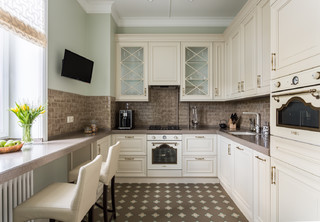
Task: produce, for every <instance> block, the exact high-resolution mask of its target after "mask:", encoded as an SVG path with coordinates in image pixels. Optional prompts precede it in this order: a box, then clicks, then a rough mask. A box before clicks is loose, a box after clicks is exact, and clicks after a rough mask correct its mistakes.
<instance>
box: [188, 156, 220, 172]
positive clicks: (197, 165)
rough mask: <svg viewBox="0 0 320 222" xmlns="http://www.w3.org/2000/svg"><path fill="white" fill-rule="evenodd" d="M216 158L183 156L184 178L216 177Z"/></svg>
mask: <svg viewBox="0 0 320 222" xmlns="http://www.w3.org/2000/svg"><path fill="white" fill-rule="evenodd" d="M216 163H217V161H216V157H215V156H212V157H205V156H192V157H191V156H190V157H189V156H187V157H186V156H184V157H183V168H182V169H183V171H182V176H184V177H216V176H217V170H216V169H217V167H216Z"/></svg>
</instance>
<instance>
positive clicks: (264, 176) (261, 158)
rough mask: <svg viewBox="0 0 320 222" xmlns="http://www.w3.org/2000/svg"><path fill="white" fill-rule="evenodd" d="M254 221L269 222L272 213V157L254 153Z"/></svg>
mask: <svg viewBox="0 0 320 222" xmlns="http://www.w3.org/2000/svg"><path fill="white" fill-rule="evenodd" d="M253 157H254V158H253V190H254V200H253V203H254V213H253V217H254V221H256V222H268V221H271V220H270V216H271V215H270V213H271V203H270V201H271V192H270V188H271V187H270V184H271V180H270V179H271V177H270V167H271V166H270V157H269V156H266V155H264V154H261V153H259V152H257V151H254V152H253Z"/></svg>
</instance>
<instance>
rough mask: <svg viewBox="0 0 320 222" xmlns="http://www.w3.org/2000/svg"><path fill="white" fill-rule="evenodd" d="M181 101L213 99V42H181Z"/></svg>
mask: <svg viewBox="0 0 320 222" xmlns="http://www.w3.org/2000/svg"><path fill="white" fill-rule="evenodd" d="M181 51H182V52H181V54H182V59H181V60H182V62H181V70H182V72H181V87H180V90H181V92H180V100H181V101H211V100H212V98H213V94H212V42H182V43H181Z"/></svg>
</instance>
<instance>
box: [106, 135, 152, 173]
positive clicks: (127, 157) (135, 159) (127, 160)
mask: <svg viewBox="0 0 320 222" xmlns="http://www.w3.org/2000/svg"><path fill="white" fill-rule="evenodd" d="M117 141H120V142H121V146H120V157H119V162H118V171H117V176H118V177H146V176H147V152H146V135H145V134H114V135H112V142H113V143H116V142H117Z"/></svg>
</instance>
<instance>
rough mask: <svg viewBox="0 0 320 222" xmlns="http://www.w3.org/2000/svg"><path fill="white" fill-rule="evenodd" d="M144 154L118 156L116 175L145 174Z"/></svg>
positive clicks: (137, 175)
mask: <svg viewBox="0 0 320 222" xmlns="http://www.w3.org/2000/svg"><path fill="white" fill-rule="evenodd" d="M146 170H147V167H146V156H120V157H119V161H118V171H117V174H116V176H117V177H145V176H147V171H146Z"/></svg>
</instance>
